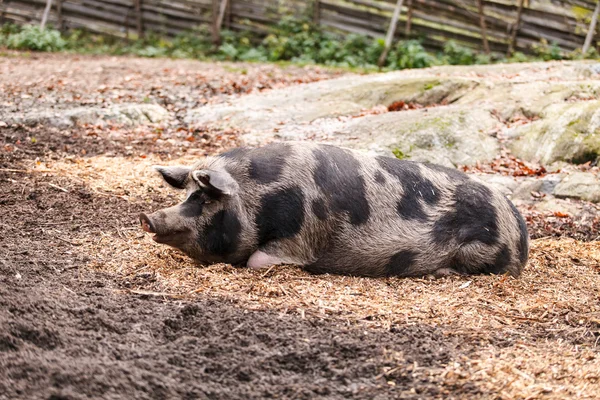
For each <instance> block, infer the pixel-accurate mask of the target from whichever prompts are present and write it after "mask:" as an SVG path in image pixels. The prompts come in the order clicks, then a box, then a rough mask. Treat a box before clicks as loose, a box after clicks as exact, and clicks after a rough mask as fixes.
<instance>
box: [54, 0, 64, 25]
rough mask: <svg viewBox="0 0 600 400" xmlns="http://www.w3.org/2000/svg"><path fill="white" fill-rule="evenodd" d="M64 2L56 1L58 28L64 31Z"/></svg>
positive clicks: (61, 0)
mask: <svg viewBox="0 0 600 400" xmlns="http://www.w3.org/2000/svg"><path fill="white" fill-rule="evenodd" d="M62 2H63V0H57V2H56V19H57V21H56V24H57V25H58V30H59V31H61V32H62V31H63V30H64V26H63V15H62Z"/></svg>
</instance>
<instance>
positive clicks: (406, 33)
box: [404, 0, 413, 37]
mask: <svg viewBox="0 0 600 400" xmlns="http://www.w3.org/2000/svg"><path fill="white" fill-rule="evenodd" d="M406 6H407V7H408V12H407V13H406V28H405V30H404V36H406V37H409V36H410V28H411V26H410V25H411V23H412V14H413V0H408V3H407V5H406Z"/></svg>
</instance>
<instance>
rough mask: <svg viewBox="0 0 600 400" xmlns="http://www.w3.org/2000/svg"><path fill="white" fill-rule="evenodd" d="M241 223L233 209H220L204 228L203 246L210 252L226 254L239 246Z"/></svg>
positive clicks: (234, 250)
mask: <svg viewBox="0 0 600 400" xmlns="http://www.w3.org/2000/svg"><path fill="white" fill-rule="evenodd" d="M241 231H242V224H241V223H240V220H239V218H238V216H237V214H236V213H235V212H234V211H231V210H221V211H219V212H217V213H216V214H215V215H213V216H212V218H211V219H210V222H209V223H208V225H207V226H206V228H205V230H204V247H205V249H206V251H207V252H208V253H210V254H214V255H219V256H226V255H228V254H233V253H235V252H236V250H237V249H238V247H239V243H240V233H241Z"/></svg>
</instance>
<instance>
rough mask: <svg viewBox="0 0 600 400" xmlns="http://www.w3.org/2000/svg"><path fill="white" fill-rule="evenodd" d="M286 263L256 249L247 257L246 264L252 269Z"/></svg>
mask: <svg viewBox="0 0 600 400" xmlns="http://www.w3.org/2000/svg"><path fill="white" fill-rule="evenodd" d="M280 264H288V263H287V262H286V261H284V260H283V259H281V258H279V257H276V256H272V255H269V254H267V253H265V252H263V251H261V250H256V251H255V252H254V253H253V254H252V255H251V256H250V258H249V259H248V262H247V263H246V266H247V267H248V268H252V269H260V268H265V267H269V266H271V265H280Z"/></svg>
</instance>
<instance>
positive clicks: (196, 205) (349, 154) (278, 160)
mask: <svg viewBox="0 0 600 400" xmlns="http://www.w3.org/2000/svg"><path fill="white" fill-rule="evenodd" d="M155 168H156V169H157V170H158V172H160V174H161V175H162V177H163V178H164V180H165V181H166V182H167V183H168V184H169V185H170V186H172V187H174V188H176V189H181V190H185V191H186V197H185V201H183V202H182V203H181V204H178V205H176V206H174V207H170V208H166V209H163V210H159V211H157V212H155V213H152V214H149V215H147V214H141V215H140V222H141V224H142V228H143V229H144V230H145V231H147V232H150V233H153V234H155V235H154V237H153V238H154V240H155V241H156V242H158V243H163V244H167V245H169V246H172V247H175V248H177V249H179V250H181V251H183V252H184V253H186V254H187V255H189V256H190V257H192V258H193V259H195V260H197V261H198V262H200V263H203V264H207V263H217V262H224V263H231V264H243V263H245V264H246V265H247V266H248V267H250V268H261V267H265V266H269V265H277V264H296V265H300V266H303V267H304V268H306V269H307V270H309V271H312V272H317V273H336V274H349V275H361V276H392V275H395V276H424V275H434V276H444V275H448V274H504V273H508V274H510V275H513V276H518V275H519V274H520V273H521V271H522V269H523V267H524V266H525V264H526V263H527V258H528V235H527V229H526V226H525V222H524V221H523V218H522V216H521V215H520V214H519V211H517V209H516V208H515V206H514V205H513V204H512V203H511V202H510V201H509V200H508V199H506V198H505V197H504V196H503V195H502V194H501V193H499V192H498V191H496V190H494V189H492V188H491V187H489V186H487V185H485V184H484V183H482V182H480V181H478V180H476V179H475V178H472V177H469V176H467V175H465V174H464V173H462V172H459V171H457V170H453V169H449V168H445V167H441V166H438V165H434V164H425V163H416V162H411V161H401V160H397V159H395V158H389V157H371V156H368V155H365V154H362V153H359V152H355V151H352V150H348V149H344V148H340V147H335V146H330V145H324V144H316V143H296V142H287V143H276V144H270V145H267V146H264V147H261V148H254V149H250V148H237V149H234V150H231V151H229V152H226V153H224V154H221V155H220V156H216V157H207V158H205V159H203V160H201V161H200V162H198V163H197V164H196V165H194V166H193V167H191V168H190V167H184V166H171V167H165V166H158V167H155Z"/></svg>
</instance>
